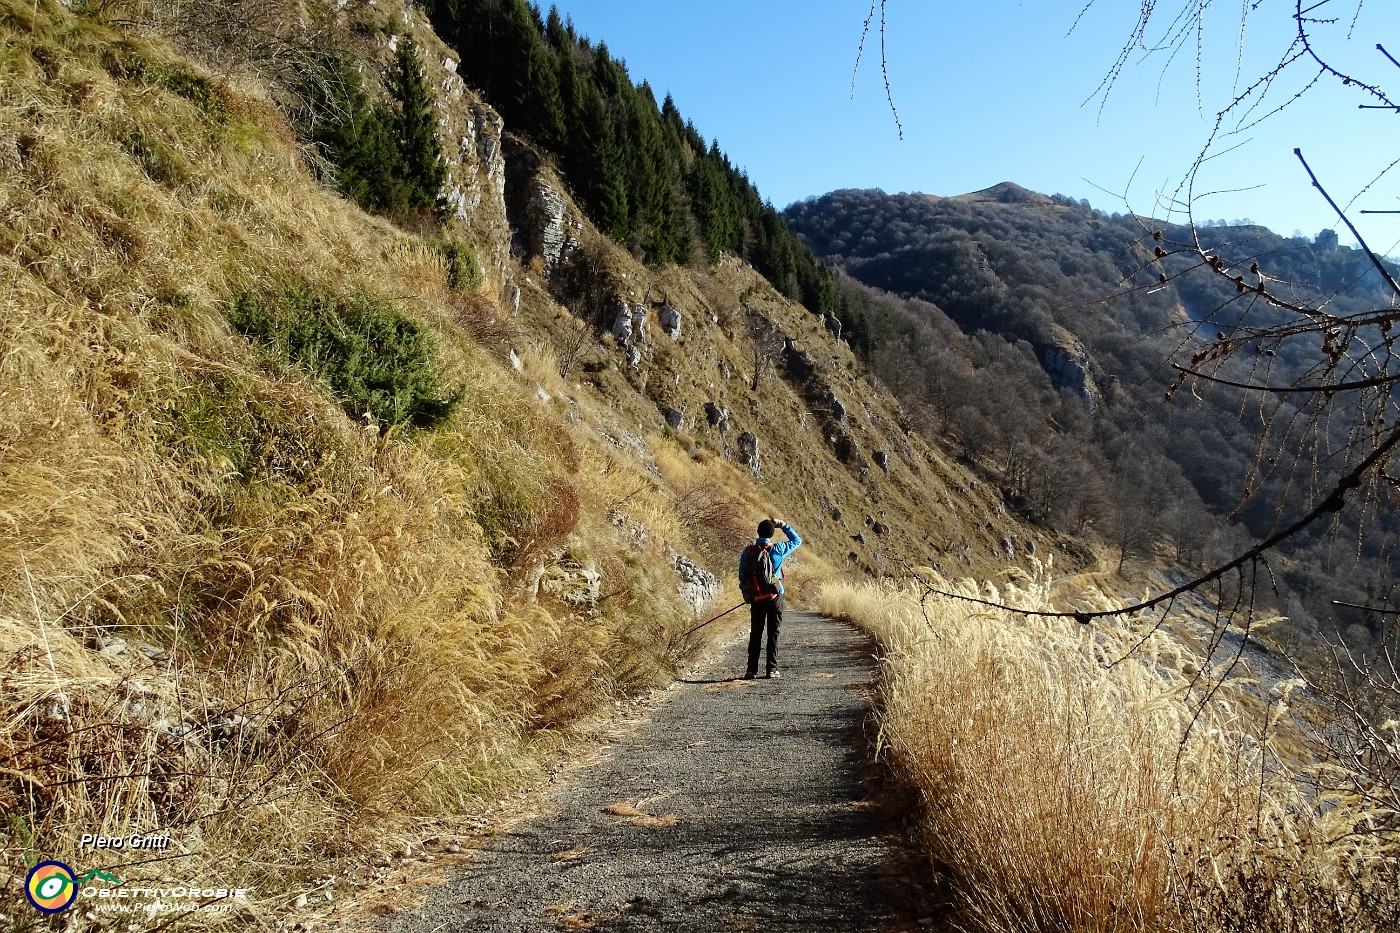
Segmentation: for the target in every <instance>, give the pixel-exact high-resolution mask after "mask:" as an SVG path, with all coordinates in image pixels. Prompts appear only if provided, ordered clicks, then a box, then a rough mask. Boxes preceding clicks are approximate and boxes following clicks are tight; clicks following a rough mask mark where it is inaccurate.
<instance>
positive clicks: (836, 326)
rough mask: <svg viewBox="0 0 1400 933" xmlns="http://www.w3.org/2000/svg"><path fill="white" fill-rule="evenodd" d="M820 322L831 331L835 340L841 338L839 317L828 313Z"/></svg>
mask: <svg viewBox="0 0 1400 933" xmlns="http://www.w3.org/2000/svg"><path fill="white" fill-rule="evenodd" d="M822 324H823V326H825V327H826V329H827V330H828V331H830V332H831V334H832V336H834V337H835V338H836V339H837V340H840V339H841V319H840V318H838V317H835V316H834V315H831V314H828V315H826V316H824V317H823V318H822Z"/></svg>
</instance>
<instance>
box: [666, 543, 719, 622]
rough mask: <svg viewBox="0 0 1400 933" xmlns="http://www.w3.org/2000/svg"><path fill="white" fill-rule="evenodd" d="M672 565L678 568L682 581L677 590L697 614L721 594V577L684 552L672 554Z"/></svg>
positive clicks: (677, 574)
mask: <svg viewBox="0 0 1400 933" xmlns="http://www.w3.org/2000/svg"><path fill="white" fill-rule="evenodd" d="M671 566H672V567H674V568H675V569H676V576H677V577H678V578H679V580H680V582H679V583H678V584H677V587H676V591H677V593H679V594H680V597H681V599H683V600H684V601H685V603H686V605H688V606H690V608H691V611H692V612H693V613H694V614H695V615H699V614H700V613H702V612H704V611H705V610H706V609H708V608H709V607H710V605H711V604H712V603H713V602H714V601H715V598H716V597H717V596H719V593H720V585H719V579H718V578H717V577H715V575H714V574H712V573H710V572H709V571H708V570H706V569H704V568H703V567H700V566H697V565H696V563H695V562H694V561H692V560H691V559H690V558H688V557H686V556H685V555H684V554H677V553H675V552H672V554H671Z"/></svg>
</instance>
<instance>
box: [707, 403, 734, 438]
mask: <svg viewBox="0 0 1400 933" xmlns="http://www.w3.org/2000/svg"><path fill="white" fill-rule="evenodd" d="M705 420H706V421H708V422H709V423H710V427H712V428H714V429H715V430H717V431H719V433H721V434H726V433H728V431H729V409H728V408H725V407H723V406H721V405H716V404H715V403H714V402H706V403H705Z"/></svg>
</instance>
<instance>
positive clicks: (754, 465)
mask: <svg viewBox="0 0 1400 933" xmlns="http://www.w3.org/2000/svg"><path fill="white" fill-rule="evenodd" d="M739 459H741V460H742V461H743V463H744V466H746V467H748V468H749V470H750V471H752V473H753V475H754V476H762V475H763V472H762V471H763V463H762V461H761V460H760V459H759V457H758V438H757V437H755V436H754V435H753V434H752V433H750V432H748V431H745V432H744V433H743V434H740V435H739Z"/></svg>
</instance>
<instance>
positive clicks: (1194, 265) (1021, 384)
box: [787, 183, 1394, 649]
mask: <svg viewBox="0 0 1400 933" xmlns="http://www.w3.org/2000/svg"><path fill="white" fill-rule="evenodd" d="M787 217H788V219H789V222H790V223H792V224H793V227H794V229H796V230H798V231H799V232H800V233H801V234H802V235H803V237H804V238H805V239H806V240H807V241H808V242H809V244H810V245H811V246H812V247H813V249H814V250H815V251H816V252H817V254H818V255H821V256H823V257H825V258H827V259H828V260H830V261H832V262H835V263H837V264H838V265H839V266H840V267H841V268H842V269H843V270H844V271H846V272H847V273H848V274H849V275H850V276H852V277H853V278H855V279H857V280H859V281H860V282H862V283H864V284H865V285H867V286H870V287H873V288H875V289H879V290H882V291H884V292H892V293H894V295H897V296H900V297H901V298H903V299H904V300H903V301H900V300H898V299H896V298H892V297H891V296H889V295H883V296H882V295H879V294H876V293H872V292H868V291H861V290H860V289H856V291H859V292H861V294H863V296H864V297H863V298H861V299H859V300H862V301H864V302H865V303H866V305H867V312H866V313H867V315H868V316H869V317H870V318H871V322H870V329H871V332H872V334H873V335H874V337H873V340H872V344H873V349H872V353H871V363H872V368H873V369H874V370H875V371H876V372H877V373H879V374H880V376H881V377H882V378H883V379H884V380H885V381H886V382H887V383H888V384H890V385H891V386H893V387H894V388H895V391H896V393H897V394H898V395H899V396H900V398H901V400H902V401H904V403H905V404H906V406H907V407H908V408H909V409H910V410H911V411H922V412H925V413H926V414H927V417H926V419H925V420H924V422H923V424H922V427H923V428H924V429H925V430H926V431H927V432H929V433H931V434H935V435H936V434H941V433H945V432H946V433H950V434H952V435H953V436H954V437H956V438H957V439H958V442H959V444H960V445H961V447H962V449H963V450H964V452H965V453H966V454H967V455H968V456H971V457H975V458H980V459H982V460H983V461H984V462H985V463H987V464H988V466H989V467H990V468H991V469H993V470H994V471H995V472H996V473H997V474H999V476H1000V481H1001V483H1002V485H1003V486H1004V487H1005V488H1006V489H1007V491H1008V492H1009V493H1010V494H1011V496H1012V498H1013V501H1015V502H1016V503H1017V504H1018V505H1019V506H1020V508H1022V510H1023V511H1025V512H1026V514H1028V515H1030V516H1032V517H1034V518H1036V519H1037V520H1040V521H1045V522H1048V523H1050V524H1052V525H1054V526H1057V527H1059V528H1062V529H1065V530H1075V531H1079V532H1083V531H1087V530H1089V529H1094V530H1096V531H1097V532H1098V534H1099V535H1100V536H1101V537H1102V538H1103V539H1104V540H1106V541H1107V542H1109V543H1110V544H1112V545H1114V546H1115V547H1116V548H1117V549H1118V550H1119V553H1120V554H1121V555H1123V556H1124V558H1125V559H1127V558H1131V557H1144V558H1150V557H1152V556H1154V554H1155V552H1156V551H1157V550H1158V548H1161V547H1165V548H1168V549H1169V552H1170V554H1171V556H1172V557H1173V558H1174V559H1176V560H1178V561H1182V562H1184V563H1186V564H1194V565H1201V564H1205V563H1208V562H1209V561H1210V560H1211V559H1212V558H1218V557H1220V556H1222V555H1224V554H1227V553H1228V554H1231V555H1233V554H1236V553H1239V552H1240V551H1241V550H1242V549H1243V548H1244V547H1245V546H1247V542H1248V540H1249V539H1250V538H1255V539H1260V538H1263V537H1265V536H1267V535H1268V534H1270V533H1271V532H1273V531H1275V530H1277V529H1278V528H1280V527H1283V526H1285V525H1287V524H1289V523H1290V522H1292V521H1293V520H1295V519H1296V518H1297V516H1298V515H1299V514H1300V512H1301V511H1302V507H1303V505H1304V504H1305V503H1308V502H1310V501H1312V500H1313V499H1315V498H1316V497H1317V496H1319V495H1321V494H1324V493H1325V489H1324V488H1323V487H1324V485H1325V484H1326V482H1328V481H1330V479H1329V478H1330V477H1332V474H1333V467H1332V466H1329V464H1331V463H1333V462H1339V460H1340V458H1341V457H1342V456H1344V452H1345V451H1346V450H1347V449H1349V446H1350V445H1351V444H1353V443H1354V442H1355V438H1356V437H1358V436H1360V435H1362V434H1364V433H1365V430H1366V429H1365V427H1364V425H1365V423H1366V422H1367V420H1368V418H1369V417H1370V415H1368V414H1366V413H1365V412H1362V411H1360V410H1359V409H1354V408H1352V409H1347V410H1342V409H1341V408H1337V409H1335V410H1333V412H1332V415H1331V416H1330V417H1328V418H1320V417H1316V416H1315V415H1316V410H1315V408H1314V407H1313V406H1312V405H1311V403H1309V402H1308V401H1306V399H1308V398H1309V396H1307V395H1299V396H1293V397H1289V396H1286V395H1283V396H1275V397H1273V398H1269V397H1264V398H1260V397H1259V396H1258V395H1248V394H1246V393H1242V392H1240V391H1237V390H1234V389H1231V388H1228V387H1225V386H1204V387H1202V386H1197V387H1196V388H1195V390H1193V391H1192V392H1181V393H1179V394H1176V395H1175V396H1173V395H1172V392H1171V390H1172V389H1173V387H1174V385H1175V384H1176V382H1177V375H1178V374H1177V372H1176V370H1174V369H1173V364H1177V365H1182V366H1186V365H1189V364H1191V363H1192V362H1193V357H1195V358H1196V359H1197V360H1199V359H1200V358H1201V357H1202V356H1204V355H1207V354H1209V353H1210V352H1211V347H1212V345H1213V344H1214V343H1216V342H1217V341H1219V340H1220V339H1222V335H1228V334H1231V333H1234V332H1235V331H1236V330H1237V329H1239V328H1241V327H1242V326H1244V327H1246V328H1247V329H1252V330H1258V329H1265V328H1270V327H1275V326H1277V325H1279V324H1280V323H1282V322H1283V321H1284V319H1285V317H1286V315H1285V314H1284V313H1282V312H1280V311H1278V310H1277V309H1271V308H1269V307H1268V306H1267V305H1266V304H1265V303H1264V302H1262V301H1258V300H1256V296H1255V295H1254V293H1253V292H1252V290H1251V289H1250V288H1248V287H1246V286H1245V285H1242V284H1237V283H1235V282H1233V281H1222V280H1221V276H1220V275H1219V274H1217V273H1215V272H1214V271H1213V270H1212V269H1211V268H1210V267H1209V264H1208V263H1207V262H1205V261H1204V260H1203V258H1202V254H1201V253H1197V252H1195V251H1194V250H1191V249H1180V250H1178V249H1170V250H1169V249H1164V248H1163V247H1164V246H1170V244H1172V243H1173V242H1176V243H1188V244H1189V243H1191V242H1192V234H1191V232H1190V231H1187V230H1183V229H1181V228H1179V227H1173V226H1171V225H1168V224H1160V223H1156V222H1153V221H1151V220H1149V219H1145V218H1137V217H1131V216H1128V217H1124V216H1119V215H1112V216H1108V215H1105V214H1103V213H1100V212H1097V211H1094V210H1092V209H1091V208H1090V207H1089V206H1088V205H1087V204H1081V203H1076V202H1074V201H1072V200H1070V199H1068V198H1063V197H1059V196H1056V197H1047V196H1044V195H1040V194H1036V193H1034V192H1029V191H1026V190H1025V189H1023V188H1020V187H1019V186H1016V185H1014V184H1010V183H1005V184H1002V185H997V186H995V187H993V188H990V189H987V190H985V191H980V192H974V193H972V194H967V195H961V196H958V197H954V198H941V197H935V196H932V195H924V194H900V195H886V194H884V193H883V192H878V191H840V192H834V193H832V194H829V195H825V196H823V197H821V198H815V199H812V200H809V201H806V202H803V203H800V204H794V205H792V206H791V207H789V208H788V210H787ZM1197 235H1198V236H1199V242H1200V244H1201V247H1202V249H1203V250H1204V251H1205V252H1206V253H1209V254H1214V255H1219V256H1222V257H1226V258H1225V259H1224V260H1222V263H1223V262H1226V261H1228V263H1229V265H1230V266H1232V267H1237V268H1238V269H1239V270H1240V271H1241V272H1243V271H1245V270H1247V269H1250V268H1251V264H1252V268H1253V269H1255V270H1258V271H1257V273H1251V275H1252V276H1253V278H1251V279H1250V281H1251V282H1254V281H1260V280H1261V279H1260V276H1264V277H1267V279H1268V282H1269V283H1270V285H1269V287H1270V288H1271V289H1274V290H1276V291H1277V292H1278V293H1279V294H1282V295H1284V296H1286V297H1287V298H1288V299H1289V300H1292V301H1293V302H1295V303H1298V304H1303V305H1306V304H1309V303H1312V304H1314V305H1317V306H1322V307H1326V308H1327V309H1328V312H1329V313H1331V314H1335V315H1339V316H1344V315H1347V314H1354V313H1358V312H1364V311H1368V310H1370V309H1375V308H1384V307H1388V304H1389V300H1390V299H1389V298H1388V297H1387V295H1386V292H1385V290H1384V288H1382V287H1381V286H1382V284H1383V283H1381V281H1380V278H1379V276H1378V275H1377V273H1376V272H1375V270H1374V269H1372V268H1371V266H1370V263H1369V261H1368V260H1367V258H1366V256H1365V255H1364V254H1363V253H1361V252H1360V251H1359V250H1352V249H1346V248H1338V247H1337V244H1336V239H1335V236H1332V237H1325V236H1319V237H1318V238H1317V240H1316V241H1309V240H1303V239H1301V238H1293V239H1285V238H1282V237H1279V236H1277V235H1275V234H1273V233H1271V232H1269V231H1267V230H1264V229H1263V228H1259V227H1250V226H1242V227H1209V228H1203V229H1201V230H1200V231H1198V232H1197ZM1154 237H1160V239H1154ZM1222 268H1223V266H1222ZM851 287H852V288H855V286H851ZM852 300H856V299H852ZM1246 356H1247V357H1248V358H1246V359H1235V360H1232V361H1231V364H1230V366H1229V367H1227V368H1225V369H1223V370H1221V372H1220V373H1219V374H1218V375H1221V376H1223V377H1225V378H1227V379H1233V380H1236V381H1242V382H1266V383H1271V384H1275V385H1288V384H1290V383H1291V382H1293V381H1295V380H1296V379H1298V378H1300V377H1301V376H1303V375H1304V374H1305V373H1309V372H1312V371H1313V370H1312V367H1314V366H1316V365H1317V362H1318V354H1317V342H1316V341H1313V340H1310V339H1302V338H1301V337H1300V338H1298V339H1283V340H1279V341H1276V342H1271V343H1269V344H1268V345H1267V346H1266V345H1262V344H1261V345H1260V346H1259V347H1258V348H1257V352H1254V353H1250V354H1247V355H1246ZM1164 395H1165V396H1167V401H1166V402H1165V403H1164V401H1163V397H1164ZM1363 525H1370V526H1371V527H1372V528H1373V530H1374V531H1375V532H1377V533H1374V534H1370V535H1368V536H1367V537H1366V538H1365V539H1364V540H1363V541H1361V542H1360V543H1359V544H1358V541H1357V538H1356V535H1355V529H1356V528H1358V527H1360V526H1363ZM1345 527H1346V529H1347V533H1345V534H1343V535H1342V536H1341V538H1340V541H1339V540H1338V539H1337V538H1335V537H1333V536H1329V535H1328V534H1327V531H1328V530H1327V529H1326V528H1324V527H1322V526H1321V525H1318V526H1316V527H1315V528H1313V529H1311V530H1310V531H1309V532H1308V533H1307V534H1305V535H1303V536H1300V537H1299V538H1297V539H1295V540H1293V541H1291V542H1289V545H1288V547H1287V549H1286V550H1285V551H1284V552H1283V554H1284V558H1283V561H1282V566H1283V567H1284V571H1285V575H1286V577H1287V580H1288V584H1289V587H1290V590H1289V591H1286V592H1283V593H1282V594H1281V595H1280V596H1279V603H1278V606H1279V608H1280V609H1281V611H1283V612H1285V613H1286V614H1287V615H1288V616H1289V617H1290V620H1291V621H1290V624H1289V626H1288V627H1287V628H1286V629H1284V630H1281V632H1280V634H1281V635H1282V636H1284V638H1285V640H1289V641H1295V642H1296V641H1297V640H1299V639H1302V640H1303V641H1305V642H1311V641H1312V640H1313V637H1314V636H1315V635H1316V634H1317V633H1318V632H1319V631H1330V630H1331V629H1332V628H1333V627H1334V621H1333V620H1334V619H1337V618H1338V614H1337V610H1336V607H1334V606H1333V605H1332V602H1331V601H1332V600H1333V599H1342V600H1346V601H1350V602H1364V601H1365V600H1366V599H1367V598H1368V594H1369V593H1371V592H1372V591H1373V590H1374V589H1375V587H1376V582H1375V581H1376V576H1375V575H1376V568H1377V567H1383V566H1385V555H1386V554H1388V552H1389V550H1390V548H1391V544H1390V542H1391V540H1392V539H1393V532H1394V528H1393V525H1392V524H1391V523H1390V522H1389V517H1388V515H1387V514H1386V510H1384V509H1377V510H1370V511H1368V512H1367V513H1365V514H1356V515H1350V514H1349V515H1348V516H1347V517H1346V526H1345ZM1341 621H1342V623H1343V624H1344V625H1356V626H1359V627H1358V628H1356V629H1355V631H1354V632H1353V635H1354V638H1353V641H1354V644H1355V645H1356V646H1357V647H1360V648H1363V649H1364V648H1366V647H1367V646H1368V645H1369V644H1370V641H1371V639H1372V638H1373V637H1374V636H1375V635H1376V634H1378V632H1377V629H1376V621H1377V620H1376V618H1375V617H1374V616H1372V617H1369V618H1367V617H1362V616H1357V617H1345V616H1344V617H1341ZM1367 627H1369V631H1368V628H1367Z"/></svg>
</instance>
